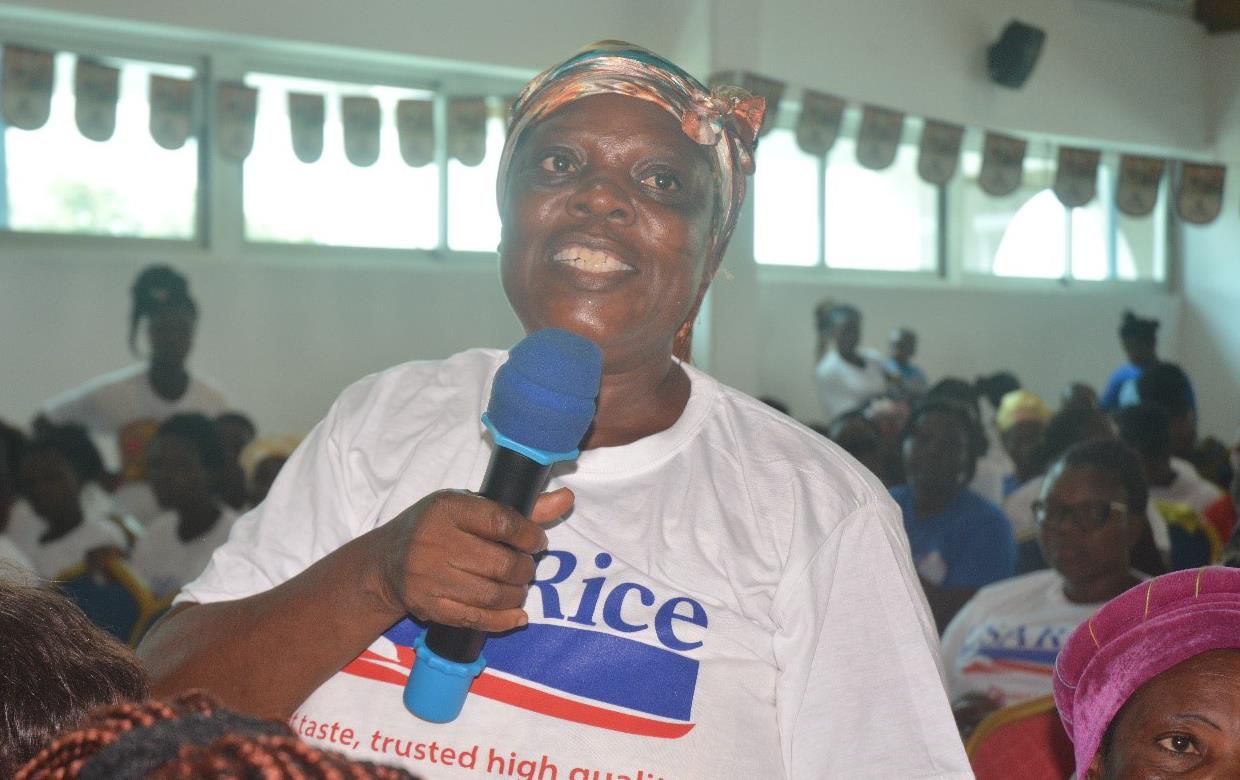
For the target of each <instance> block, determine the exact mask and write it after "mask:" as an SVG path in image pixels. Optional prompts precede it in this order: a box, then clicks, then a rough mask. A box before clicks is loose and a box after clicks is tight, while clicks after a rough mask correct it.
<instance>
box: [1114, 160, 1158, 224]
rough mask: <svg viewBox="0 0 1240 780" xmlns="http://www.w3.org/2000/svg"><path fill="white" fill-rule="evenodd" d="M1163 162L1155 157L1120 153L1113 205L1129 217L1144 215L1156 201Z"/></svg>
mask: <svg viewBox="0 0 1240 780" xmlns="http://www.w3.org/2000/svg"><path fill="white" fill-rule="evenodd" d="M1164 165H1165V164H1164V163H1163V161H1162V160H1159V159H1158V158H1156V157H1138V156H1136V155H1132V154H1124V155H1120V158H1119V181H1118V182H1117V183H1116V185H1115V207H1116V208H1117V209H1119V210H1120V212H1121V213H1123V214H1127V215H1128V216H1130V217H1144V216H1146V215H1148V214H1149V213H1150V212H1152V211H1153V210H1154V206H1155V205H1156V204H1157V203H1158V185H1159V183H1160V182H1161V181H1162V175H1163V167H1164Z"/></svg>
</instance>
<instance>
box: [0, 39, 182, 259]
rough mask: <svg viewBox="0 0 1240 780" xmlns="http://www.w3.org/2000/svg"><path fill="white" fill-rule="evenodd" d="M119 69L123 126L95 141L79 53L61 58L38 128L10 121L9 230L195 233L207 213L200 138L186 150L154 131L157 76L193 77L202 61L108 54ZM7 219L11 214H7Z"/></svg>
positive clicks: (119, 109)
mask: <svg viewBox="0 0 1240 780" xmlns="http://www.w3.org/2000/svg"><path fill="white" fill-rule="evenodd" d="M102 61H103V62H104V64H106V65H110V66H112V67H118V68H120V70H121V74H120V85H119V86H120V97H119V100H118V101H117V106H116V130H115V132H114V133H113V134H112V137H111V138H110V139H108V140H107V141H103V142H97V141H91V140H89V139H87V138H86V137H85V136H83V135H82V134H81V133H80V132H78V129H77V122H76V120H75V119H74V106H75V100H74V96H73V72H74V68H75V66H76V64H77V55H76V54H70V53H60V54H57V55H56V79H55V82H54V85H53V88H52V105H51V114H50V116H49V118H48V121H47V124H45V125H44V126H43V127H41V128H39V129H37V130H29V131H27V130H19V129H17V128H14V127H6V128H4V143H5V147H6V149H5V161H6V164H7V172H6V173H7V179H8V224H7V225H3V224H0V227H4V228H8V229H10V230H29V231H41V232H52V233H86V234H96V235H111V236H132V237H139V238H174V239H190V238H193V237H194V235H195V233H196V229H195V227H196V223H197V211H198V202H197V197H198V140H197V139H196V138H193V137H190V139H189V140H188V141H186V143H185V145H184V146H182V147H181V148H180V149H176V150H168V149H164V148H162V147H160V146H159V145H158V144H156V143H155V141H154V140H153V139H152V138H151V132H150V113H151V111H150V103H149V102H148V100H147V91H148V85H149V83H150V77H151V74H152V73H158V74H160V75H164V76H173V77H175V78H181V79H189V78H194V76H195V71H194V69H193V68H190V67H186V66H177V65H166V64H162V63H152V62H137V61H133V60H118V59H112V58H104V59H103V60H102ZM0 218H3V214H2V213H0Z"/></svg>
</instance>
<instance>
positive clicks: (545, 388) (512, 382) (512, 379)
mask: <svg viewBox="0 0 1240 780" xmlns="http://www.w3.org/2000/svg"><path fill="white" fill-rule="evenodd" d="M602 374H603V353H602V352H601V351H599V348H598V347H597V346H595V344H594V342H592V341H590V340H589V339H586V338H582V337H581V336H578V335H576V334H574V333H569V332H568V331H566V330H559V329H558V328H547V329H546V330H540V331H537V332H535V333H531V334H530V335H528V336H526V337H525V338H524V339H522V340H521V341H519V342H518V343H517V345H516V346H515V347H513V348H512V350H511V351H510V352H509V353H508V361H507V362H506V363H504V365H502V366H500V368H499V371H497V372H496V374H495V381H494V382H493V383H492V385H491V401H490V404H489V405H488V406H487V419H489V420H490V421H491V424H492V425H494V426H495V428H496V429H497V430H499V432H500V433H502V434H504V435H505V436H507V437H508V438H510V439H512V440H513V441H516V442H518V443H520V444H523V445H525V446H527V447H532V448H534V449H537V450H542V451H544V452H555V453H560V452H571V451H573V450H575V449H577V446H578V445H579V444H580V443H581V440H582V438H584V437H585V435H586V430H587V429H589V427H590V422H591V421H592V420H593V419H594V399H595V398H596V397H597V396H598V388H599V382H600V381H601V379H602Z"/></svg>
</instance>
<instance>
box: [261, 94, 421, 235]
mask: <svg viewBox="0 0 1240 780" xmlns="http://www.w3.org/2000/svg"><path fill="white" fill-rule="evenodd" d="M245 80H246V83H247V84H249V85H250V86H253V87H258V117H257V121H256V123H255V128H254V149H253V151H252V152H250V156H249V157H247V158H246V161H245V168H244V191H243V198H244V203H245V237H246V238H247V239H249V240H250V241H278V242H283V243H302V244H324V245H330V246H360V247H388V248H395V249H433V248H435V247H436V246H438V245H439V166H437V165H436V164H435V163H430V164H428V165H424V166H422V167H421V168H413V167H411V166H409V165H407V164H406V163H405V161H404V159H403V158H402V157H401V155H400V141H399V139H398V137H397V134H396V102H397V101H398V100H401V99H404V98H428V97H430V95H429V93H426V92H417V91H414V90H407V89H397V88H393V87H374V86H365V85H360V84H344V83H338V82H330V81H318V80H312V79H299V78H292V77H288V76H276V75H269V74H263V73H249V74H247V75H246V77H245ZM290 91H292V92H311V93H317V94H321V95H324V97H325V98H326V103H327V106H326V108H327V111H326V124H325V126H324V129H323V155H322V157H320V158H319V159H318V160H317V161H316V162H313V163H303V162H302V161H301V160H298V159H297V156H296V155H294V154H293V145H292V140H291V138H290V132H289V117H288V93H289V92H290ZM345 95H349V96H353V95H358V96H370V97H375V98H378V99H379V106H380V110H381V111H382V117H383V119H382V124H381V126H380V127H381V129H380V137H379V143H380V147H379V148H380V151H379V159H378V160H377V161H376V162H375V163H374V164H373V165H371V166H369V167H366V168H359V167H357V166H355V165H353V164H352V163H350V162H349V161H348V159H346V158H345V154H344V129H343V127H342V126H341V124H340V98H341V97H343V96H345Z"/></svg>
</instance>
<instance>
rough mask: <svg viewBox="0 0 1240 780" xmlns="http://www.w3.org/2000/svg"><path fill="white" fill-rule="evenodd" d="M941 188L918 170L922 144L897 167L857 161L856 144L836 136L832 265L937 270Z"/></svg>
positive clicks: (831, 165)
mask: <svg viewBox="0 0 1240 780" xmlns="http://www.w3.org/2000/svg"><path fill="white" fill-rule="evenodd" d="M937 197H938V189H937V188H936V187H935V186H933V185H931V184H927V183H926V182H924V181H922V179H921V177H920V176H918V175H917V149H916V148H915V147H913V146H901V147H900V150H899V152H898V153H897V154H896V159H895V162H893V163H892V164H891V167H889V168H887V169H886V170H882V171H872V170H869V169H868V168H863V167H861V165H859V164H858V163H857V157H856V143H855V142H854V141H853V140H852V139H851V138H841V139H840V140H838V141H836V144H835V148H833V149H832V150H831V156H830V158H829V159H828V160H827V192H826V204H825V205H826V215H825V220H826V258H827V265H828V266H830V267H831V268H860V269H868V270H875V271H933V270H934V269H935V266H936V263H935V231H936V224H937V221H938V214H937V205H936V204H937V202H938V201H937Z"/></svg>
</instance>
